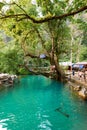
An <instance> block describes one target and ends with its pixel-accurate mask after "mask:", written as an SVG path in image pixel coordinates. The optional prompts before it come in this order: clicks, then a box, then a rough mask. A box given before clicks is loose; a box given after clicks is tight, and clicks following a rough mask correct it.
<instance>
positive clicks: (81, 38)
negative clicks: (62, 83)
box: [0, 0, 87, 75]
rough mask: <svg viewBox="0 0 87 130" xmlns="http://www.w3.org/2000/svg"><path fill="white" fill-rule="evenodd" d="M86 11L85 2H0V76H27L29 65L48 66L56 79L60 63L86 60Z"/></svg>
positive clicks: (53, 0) (24, 0)
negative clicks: (8, 74)
mask: <svg viewBox="0 0 87 130" xmlns="http://www.w3.org/2000/svg"><path fill="white" fill-rule="evenodd" d="M86 9H87V6H86V0H84V1H83V0H79V1H78V0H72V1H71V0H61V1H60V0H45V1H43V0H22V1H21V0H17V1H16V0H15V1H14V0H11V1H10V2H9V3H6V2H5V1H4V2H1V3H0V10H1V11H0V24H2V23H3V24H2V26H1V33H0V34H1V35H2V34H3V32H2V31H4V36H1V39H0V41H1V42H0V47H1V48H2V49H1V50H0V61H1V62H0V72H10V73H17V74H19V73H28V72H29V70H28V67H27V66H28V65H29V63H31V64H33V65H34V66H43V65H50V64H51V65H55V66H56V71H57V73H58V74H59V75H60V74H61V72H60V69H58V68H59V65H58V64H59V62H60V61H70V60H71V61H72V62H77V61H79V60H80V61H81V60H87V56H86V55H87V51H86V50H87V48H86V46H87V37H86V36H87V35H86V34H87V23H86V21H87V12H86ZM6 36H8V37H10V39H9V40H7V39H6V38H7V37H6ZM5 37H6V38H5ZM6 40H7V41H6ZM81 48H82V49H81ZM82 50H83V51H82ZM41 54H45V55H46V58H45V59H40V55H41ZM71 57H72V58H71ZM25 69H27V72H26V71H24V70H25Z"/></svg>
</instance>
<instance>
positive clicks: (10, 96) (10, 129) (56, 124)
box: [0, 76, 87, 130]
mask: <svg viewBox="0 0 87 130" xmlns="http://www.w3.org/2000/svg"><path fill="white" fill-rule="evenodd" d="M0 130H87V102H86V101H82V99H80V98H79V97H78V96H76V95H75V94H74V93H72V92H71V90H69V88H68V87H64V86H63V85H62V84H60V83H58V82H56V81H53V80H51V79H48V78H45V77H43V76H25V77H23V78H21V81H20V83H19V84H17V85H15V86H14V87H11V88H6V89H4V90H3V91H1V92H0Z"/></svg>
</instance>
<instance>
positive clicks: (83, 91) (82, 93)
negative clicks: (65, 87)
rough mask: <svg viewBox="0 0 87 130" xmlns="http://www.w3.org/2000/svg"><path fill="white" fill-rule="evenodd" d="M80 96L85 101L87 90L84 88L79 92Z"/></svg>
mask: <svg viewBox="0 0 87 130" xmlns="http://www.w3.org/2000/svg"><path fill="white" fill-rule="evenodd" d="M79 95H80V96H81V97H82V98H83V99H87V90H86V88H82V89H81V90H80V91H79Z"/></svg>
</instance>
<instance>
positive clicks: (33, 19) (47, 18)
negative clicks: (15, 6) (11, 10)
mask: <svg viewBox="0 0 87 130" xmlns="http://www.w3.org/2000/svg"><path fill="white" fill-rule="evenodd" d="M85 10H87V5H86V6H84V7H81V8H80V9H78V10H76V11H73V12H70V13H66V14H63V15H59V16H50V17H43V18H39V19H36V18H33V17H31V16H29V15H28V14H27V13H26V12H24V13H22V14H14V15H4V16H3V15H1V16H0V19H7V18H19V17H20V16H22V17H20V19H19V20H22V19H29V20H31V21H32V22H33V23H44V22H48V21H50V20H54V19H63V18H66V17H69V16H73V15H76V14H78V13H80V12H82V11H85ZM23 11H24V10H23Z"/></svg>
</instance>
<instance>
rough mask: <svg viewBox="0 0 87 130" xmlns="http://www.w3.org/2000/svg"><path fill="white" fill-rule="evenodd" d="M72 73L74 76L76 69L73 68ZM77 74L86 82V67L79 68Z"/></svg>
mask: <svg viewBox="0 0 87 130" xmlns="http://www.w3.org/2000/svg"><path fill="white" fill-rule="evenodd" d="M72 75H73V76H74V75H75V71H74V70H72ZM77 76H78V79H79V80H81V81H85V82H86V71H85V69H83V70H78V72H77Z"/></svg>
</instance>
